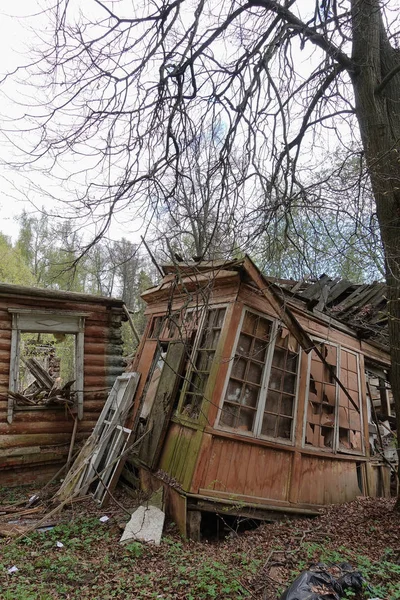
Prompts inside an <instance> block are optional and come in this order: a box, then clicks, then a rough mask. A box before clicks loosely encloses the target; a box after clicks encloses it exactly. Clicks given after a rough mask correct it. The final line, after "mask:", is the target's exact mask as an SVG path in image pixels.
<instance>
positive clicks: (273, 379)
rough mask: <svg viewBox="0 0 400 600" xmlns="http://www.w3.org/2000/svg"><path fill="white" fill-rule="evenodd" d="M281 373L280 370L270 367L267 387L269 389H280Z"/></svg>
mask: <svg viewBox="0 0 400 600" xmlns="http://www.w3.org/2000/svg"><path fill="white" fill-rule="evenodd" d="M282 375H283V373H282V371H278V370H277V369H271V375H270V378H269V388H270V389H271V390H280V389H281V388H282Z"/></svg>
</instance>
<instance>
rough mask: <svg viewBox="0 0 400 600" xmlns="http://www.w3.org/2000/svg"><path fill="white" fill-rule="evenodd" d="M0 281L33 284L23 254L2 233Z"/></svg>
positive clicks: (0, 239) (0, 235)
mask: <svg viewBox="0 0 400 600" xmlns="http://www.w3.org/2000/svg"><path fill="white" fill-rule="evenodd" d="M0 281H2V282H4V283H14V284H17V285H34V283H35V279H34V277H33V275H32V273H31V272H30V270H29V266H28V264H27V263H26V260H25V257H24V255H23V253H22V252H21V251H20V249H19V248H18V247H13V245H12V244H11V242H10V240H9V239H8V238H7V237H6V236H5V235H3V234H2V233H0Z"/></svg>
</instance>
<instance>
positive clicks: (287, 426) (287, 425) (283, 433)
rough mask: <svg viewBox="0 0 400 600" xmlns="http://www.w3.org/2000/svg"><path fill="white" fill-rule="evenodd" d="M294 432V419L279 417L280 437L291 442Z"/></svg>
mask: <svg viewBox="0 0 400 600" xmlns="http://www.w3.org/2000/svg"><path fill="white" fill-rule="evenodd" d="M291 431H292V419H288V418H287V417H279V420H278V437H281V438H284V439H287V440H289V439H290V434H291Z"/></svg>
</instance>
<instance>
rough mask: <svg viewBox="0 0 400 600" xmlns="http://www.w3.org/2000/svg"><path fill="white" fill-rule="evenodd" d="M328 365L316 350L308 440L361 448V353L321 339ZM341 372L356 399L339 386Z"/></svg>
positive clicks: (327, 445) (330, 447)
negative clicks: (358, 353) (359, 368)
mask: <svg viewBox="0 0 400 600" xmlns="http://www.w3.org/2000/svg"><path fill="white" fill-rule="evenodd" d="M320 350H321V353H322V354H323V356H324V357H325V360H326V362H327V363H328V365H329V366H328V365H326V364H324V363H323V362H322V361H321V359H320V358H319V357H318V356H317V354H316V353H315V351H312V352H311V356H310V362H309V373H308V379H309V390H308V405H307V419H306V432H305V444H306V445H308V446H314V447H316V448H320V449H325V450H331V451H345V452H346V451H347V452H350V451H356V452H361V451H362V442H361V439H362V436H361V430H362V426H361V414H360V412H359V410H357V408H356V407H358V409H360V391H359V377H358V357H357V355H356V354H354V353H353V352H350V351H347V350H344V349H341V350H340V348H338V347H337V346H335V345H333V344H328V343H321V344H320ZM333 374H334V375H336V376H338V377H339V379H340V381H341V383H342V384H343V385H344V387H345V388H346V390H347V391H348V393H349V395H350V397H351V398H352V400H353V402H351V401H350V400H349V398H348V396H347V394H345V392H344V391H343V390H342V389H341V388H340V387H339V385H338V383H337V381H336V380H335V378H334V377H333Z"/></svg>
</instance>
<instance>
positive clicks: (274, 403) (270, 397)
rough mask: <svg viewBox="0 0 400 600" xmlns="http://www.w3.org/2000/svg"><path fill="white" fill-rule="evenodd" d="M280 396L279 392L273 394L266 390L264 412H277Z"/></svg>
mask: <svg viewBox="0 0 400 600" xmlns="http://www.w3.org/2000/svg"><path fill="white" fill-rule="evenodd" d="M280 398H281V395H280V393H279V392H274V391H272V390H268V394H267V401H266V404H265V410H267V411H268V412H272V413H278V412H279V401H280Z"/></svg>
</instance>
